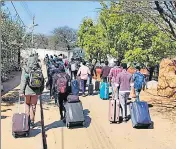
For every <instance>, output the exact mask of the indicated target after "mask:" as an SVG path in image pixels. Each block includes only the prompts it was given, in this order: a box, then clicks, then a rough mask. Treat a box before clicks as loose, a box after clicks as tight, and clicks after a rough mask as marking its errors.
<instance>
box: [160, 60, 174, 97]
mask: <svg viewBox="0 0 176 149" xmlns="http://www.w3.org/2000/svg"><path fill="white" fill-rule="evenodd" d="M157 92H158V95H160V96H165V97H169V98H174V99H175V98H176V60H171V59H163V60H162V61H161V63H160V69H159V77H158V87H157Z"/></svg>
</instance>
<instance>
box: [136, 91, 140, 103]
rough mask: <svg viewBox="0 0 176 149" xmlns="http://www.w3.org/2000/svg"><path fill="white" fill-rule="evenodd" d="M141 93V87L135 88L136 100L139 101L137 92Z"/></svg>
mask: <svg viewBox="0 0 176 149" xmlns="http://www.w3.org/2000/svg"><path fill="white" fill-rule="evenodd" d="M140 93H141V89H135V94H136V101H140V99H139V94H140Z"/></svg>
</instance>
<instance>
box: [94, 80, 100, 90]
mask: <svg viewBox="0 0 176 149" xmlns="http://www.w3.org/2000/svg"><path fill="white" fill-rule="evenodd" d="M99 90H100V82H99V81H96V82H95V91H99Z"/></svg>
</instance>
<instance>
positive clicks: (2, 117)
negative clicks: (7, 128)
mask: <svg viewBox="0 0 176 149" xmlns="http://www.w3.org/2000/svg"><path fill="white" fill-rule="evenodd" d="M7 117H9V116H3V115H2V116H1V119H5V118H7Z"/></svg>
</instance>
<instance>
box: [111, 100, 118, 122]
mask: <svg viewBox="0 0 176 149" xmlns="http://www.w3.org/2000/svg"><path fill="white" fill-rule="evenodd" d="M119 116H120V103H119V100H114V99H111V100H109V121H110V122H111V123H117V122H119Z"/></svg>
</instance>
